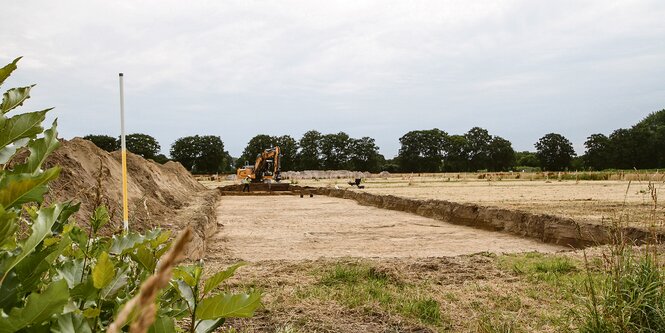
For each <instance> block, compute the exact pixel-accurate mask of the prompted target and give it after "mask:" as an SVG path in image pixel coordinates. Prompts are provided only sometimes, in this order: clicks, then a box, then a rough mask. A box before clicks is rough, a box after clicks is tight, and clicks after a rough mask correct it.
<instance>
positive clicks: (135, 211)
mask: <svg viewBox="0 0 665 333" xmlns="http://www.w3.org/2000/svg"><path fill="white" fill-rule="evenodd" d="M53 165H59V166H61V167H62V172H61V174H60V177H59V178H58V179H57V180H56V181H53V182H52V183H51V184H50V188H51V190H50V191H49V197H48V198H47V200H49V201H65V200H74V201H75V202H80V203H81V209H80V210H79V212H78V213H77V214H76V216H75V217H76V219H77V221H87V220H88V219H89V218H90V214H91V212H92V211H93V210H94V209H95V206H96V205H97V204H99V203H103V204H105V205H106V206H107V207H108V208H109V213H110V214H111V216H112V218H111V221H112V222H111V223H110V226H109V227H108V228H105V229H106V230H104V232H106V233H111V232H113V231H116V230H118V229H120V228H122V173H121V170H122V162H121V154H120V152H119V151H116V152H113V153H108V152H106V151H104V150H102V149H100V148H98V147H97V146H95V145H94V144H93V143H92V142H90V141H88V140H84V139H81V138H74V139H72V140H70V141H62V145H61V147H60V148H58V149H57V150H56V151H55V152H54V153H53V154H52V155H51V156H50V157H49V159H48V160H47V162H46V163H45V166H46V167H50V166H53ZM127 171H128V175H129V177H128V183H127V187H128V193H129V224H130V228H131V229H132V230H145V229H147V228H150V227H154V226H162V227H164V228H170V227H171V226H172V225H173V224H174V223H175V222H173V221H175V220H176V219H174V217H175V216H176V215H177V214H176V213H177V211H178V210H180V209H182V208H184V207H186V206H188V205H189V203H190V202H192V200H194V197H195V196H197V195H200V194H201V193H202V192H204V191H205V187H204V186H203V185H201V184H200V183H198V182H197V181H196V180H195V179H194V178H193V177H192V176H191V174H190V173H189V172H188V171H187V170H186V169H185V168H184V167H183V166H182V165H181V164H180V163H177V162H168V163H166V164H164V165H161V164H158V163H156V162H154V161H152V160H146V159H144V158H142V157H140V156H138V155H135V154H132V153H127ZM175 224H177V223H175ZM183 225H184V224H180V225H179V226H183Z"/></svg>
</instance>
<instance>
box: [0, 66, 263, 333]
mask: <svg viewBox="0 0 665 333" xmlns="http://www.w3.org/2000/svg"><path fill="white" fill-rule="evenodd" d="M19 60H20V58H17V59H16V60H14V61H13V62H12V63H11V64H9V65H7V66H5V67H3V68H1V69H0V85H1V84H2V83H4V81H5V80H6V79H7V78H8V77H9V76H10V74H11V73H12V72H13V71H14V70H15V69H16V68H17V66H16V65H17V63H18V61H19ZM32 87H33V86H27V87H21V88H13V89H10V90H8V91H7V92H5V93H4V95H3V99H2V104H1V105H0V333H13V332H27V331H30V332H32V331H40V332H41V331H44V332H48V331H52V332H97V331H103V330H105V329H106V327H107V326H108V325H109V324H110V323H111V322H112V321H113V319H114V316H115V314H116V313H117V312H118V311H119V310H120V308H121V307H122V305H123V304H124V303H126V302H127V301H128V300H129V299H131V298H132V296H133V295H136V294H137V293H138V292H139V289H140V287H141V283H142V281H144V280H145V279H146V278H147V277H148V276H150V275H151V274H153V273H154V272H155V270H156V268H157V266H158V265H159V262H160V258H161V257H162V256H163V255H164V254H165V253H166V252H167V250H168V249H169V247H170V246H171V243H170V242H169V239H170V238H171V233H170V232H168V231H162V230H159V229H155V230H150V231H148V232H147V233H146V234H139V233H135V232H130V233H125V234H118V235H113V236H110V237H109V236H103V235H100V231H101V230H102V229H104V227H105V226H107V225H109V223H110V222H111V216H110V215H109V212H108V210H107V208H106V207H105V206H104V205H103V204H102V201H103V200H101V198H99V193H100V191H99V190H98V191H97V194H98V198H97V200H96V202H97V204H98V206H97V208H96V209H95V210H94V211H93V212H92V213H91V216H90V217H89V219H88V221H87V222H88V223H87V224H85V225H77V224H76V223H75V222H74V221H70V217H71V216H72V214H74V213H76V212H77V211H78V210H79V207H80V205H79V204H75V203H72V202H65V203H55V204H50V205H45V204H44V203H43V199H44V194H45V193H46V192H47V191H48V183H49V182H50V181H52V180H54V179H56V178H57V177H58V175H59V173H60V167H58V166H54V167H51V168H47V169H44V168H43V166H44V162H45V160H46V158H47V157H48V155H49V154H51V153H52V152H53V151H54V150H55V149H57V148H58V146H59V142H58V139H57V122H56V121H54V122H53V124H52V126H51V127H50V128H49V129H46V130H45V129H44V128H43V127H42V122H43V121H44V119H45V117H46V113H47V112H48V111H49V110H50V109H47V110H42V111H37V112H28V113H20V114H14V115H13V116H9V114H10V112H11V111H13V110H14V109H15V108H16V107H18V106H21V105H22V104H23V102H24V101H25V100H27V99H28V98H29V97H30V95H29V93H30V90H31V88H32ZM99 177H103V174H102V173H100V175H99ZM98 186H101V182H98ZM240 266H241V264H238V265H235V266H232V267H231V268H229V269H227V270H225V271H222V272H219V273H217V274H214V275H213V276H212V277H211V278H209V279H208V280H206V281H205V282H203V280H202V279H201V274H202V271H203V264H202V263H198V264H196V265H192V266H184V267H181V268H179V269H177V272H178V274H177V275H176V276H174V279H173V280H172V282H171V284H170V287H168V288H166V289H165V290H162V294H161V296H160V297H159V300H158V301H159V304H158V305H159V310H158V314H157V318H156V321H155V322H154V324H153V325H152V327H151V328H150V331H151V332H176V330H177V328H176V326H177V325H176V324H178V321H179V320H180V319H183V318H185V317H187V318H191V319H192V321H191V323H192V324H191V325H190V326H191V327H190V331H191V332H211V331H212V330H213V329H214V328H215V327H218V326H219V325H221V324H222V323H223V322H224V318H228V317H249V316H251V315H252V314H253V312H254V310H256V309H257V308H258V307H259V306H260V304H261V302H260V298H261V295H260V293H258V292H251V293H239V294H231V293H221V294H215V295H213V294H212V292H213V290H214V289H215V288H217V287H218V286H219V284H220V283H221V282H223V281H224V280H225V279H227V278H228V277H230V276H231V275H233V273H234V272H235V270H236V269H237V268H238V267H240ZM201 283H204V284H203V288H202V289H201V288H200V287H199V285H200V284H201ZM184 291H189V293H187V292H184Z"/></svg>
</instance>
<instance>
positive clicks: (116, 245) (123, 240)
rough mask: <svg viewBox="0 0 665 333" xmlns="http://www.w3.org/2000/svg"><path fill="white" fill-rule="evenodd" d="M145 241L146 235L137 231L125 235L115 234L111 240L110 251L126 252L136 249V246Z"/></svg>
mask: <svg viewBox="0 0 665 333" xmlns="http://www.w3.org/2000/svg"><path fill="white" fill-rule="evenodd" d="M144 241H145V237H144V236H142V235H140V234H138V233H135V232H130V233H128V234H123V235H120V236H118V235H114V236H113V238H112V241H111V249H110V250H109V252H110V253H113V254H126V253H128V252H130V251H131V250H133V249H134V247H135V246H137V245H138V244H141V243H143V242H144Z"/></svg>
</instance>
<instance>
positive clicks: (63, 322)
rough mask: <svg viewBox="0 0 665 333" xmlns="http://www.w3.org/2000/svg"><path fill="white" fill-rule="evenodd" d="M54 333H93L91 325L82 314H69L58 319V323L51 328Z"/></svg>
mask: <svg viewBox="0 0 665 333" xmlns="http://www.w3.org/2000/svg"><path fill="white" fill-rule="evenodd" d="M51 332H53V333H92V330H91V329H90V325H88V322H87V321H86V320H85V318H83V317H82V316H81V315H80V314H77V313H67V314H63V315H60V316H59V317H58V322H57V323H56V324H55V325H54V327H52V328H51Z"/></svg>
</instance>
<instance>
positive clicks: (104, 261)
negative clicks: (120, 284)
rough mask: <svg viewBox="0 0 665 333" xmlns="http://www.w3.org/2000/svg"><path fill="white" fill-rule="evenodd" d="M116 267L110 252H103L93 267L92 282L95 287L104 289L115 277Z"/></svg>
mask: <svg viewBox="0 0 665 333" xmlns="http://www.w3.org/2000/svg"><path fill="white" fill-rule="evenodd" d="M114 269H115V267H114V265H113V262H112V261H111V259H110V258H109V254H108V253H106V252H102V254H101V255H100V256H99V258H97V264H95V267H94V268H93V269H92V282H93V284H94V285H95V288H97V289H102V288H104V287H106V286H107V285H108V284H109V283H111V281H113V278H114V277H115V270H114Z"/></svg>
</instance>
